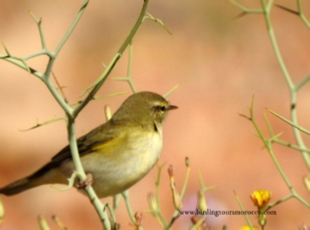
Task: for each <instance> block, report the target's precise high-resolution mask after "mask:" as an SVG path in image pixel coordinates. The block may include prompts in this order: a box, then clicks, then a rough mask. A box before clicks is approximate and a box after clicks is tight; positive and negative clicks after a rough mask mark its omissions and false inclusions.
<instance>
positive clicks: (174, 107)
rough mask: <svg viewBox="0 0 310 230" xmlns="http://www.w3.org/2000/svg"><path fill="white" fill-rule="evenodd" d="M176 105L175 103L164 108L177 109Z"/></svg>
mask: <svg viewBox="0 0 310 230" xmlns="http://www.w3.org/2000/svg"><path fill="white" fill-rule="evenodd" d="M177 108H178V106H175V105H169V106H168V108H167V109H166V110H172V109H177Z"/></svg>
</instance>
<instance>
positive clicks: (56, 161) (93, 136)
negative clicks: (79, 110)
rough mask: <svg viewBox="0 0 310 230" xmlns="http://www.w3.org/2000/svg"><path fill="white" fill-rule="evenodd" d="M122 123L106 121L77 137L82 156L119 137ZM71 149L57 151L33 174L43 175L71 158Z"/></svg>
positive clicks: (67, 147) (68, 147)
mask: <svg viewBox="0 0 310 230" xmlns="http://www.w3.org/2000/svg"><path fill="white" fill-rule="evenodd" d="M119 125H120V124H115V123H112V122H111V121H110V122H108V123H105V124H103V125H101V126H99V127H97V128H95V129H94V130H92V131H90V132H89V133H88V134H86V135H84V136H82V137H80V138H78V139H77V145H78V150H79V154H80V156H84V155H86V154H88V153H91V152H92V150H93V149H94V148H96V146H99V145H102V144H104V143H107V142H109V141H111V140H113V139H114V138H117V137H118V136H120V135H121V134H122V131H121V130H122V129H119ZM70 159H72V157H71V150H70V146H69V145H68V146H66V147H65V148H63V149H62V150H61V151H60V152H59V153H57V154H56V155H55V156H54V157H53V158H52V160H51V161H50V162H49V163H47V164H46V165H44V166H43V167H42V168H41V169H39V170H38V171H37V172H35V173H34V174H33V176H34V177H36V176H37V175H41V174H42V173H44V172H46V171H48V170H49V169H51V168H55V167H58V166H59V165H60V164H62V163H63V162H64V161H65V160H70Z"/></svg>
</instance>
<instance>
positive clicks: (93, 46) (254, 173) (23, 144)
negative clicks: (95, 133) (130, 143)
mask: <svg viewBox="0 0 310 230" xmlns="http://www.w3.org/2000/svg"><path fill="white" fill-rule="evenodd" d="M239 2H240V3H242V4H244V5H246V6H247V7H250V8H259V3H260V1H250V0H248V1H245V0H243V1H239ZM277 3H278V4H281V5H283V6H286V7H289V8H291V9H297V7H296V3H295V1H290V0H282V1H281V0H279V1H277ZM81 5H82V1H80V2H77V1H72V0H70V1H60V0H54V1H34V0H28V1H25V0H24V1H20V0H19V1H17V0H2V1H1V2H0V41H1V42H2V43H4V44H5V46H6V47H7V48H8V50H9V51H10V53H11V54H12V55H16V56H26V55H28V54H30V53H33V52H36V51H39V50H40V48H41V45H40V37H39V33H38V29H37V26H36V24H35V23H34V21H33V19H32V18H31V17H30V15H29V14H28V11H31V12H33V13H34V14H35V15H36V17H37V18H42V27H43V30H44V34H45V38H46V43H47V45H48V47H49V49H51V50H53V49H54V48H55V47H56V45H57V44H58V42H59V41H60V40H61V38H62V36H63V35H64V33H65V32H66V30H67V29H68V27H69V26H70V23H71V22H72V20H73V18H74V17H75V16H76V14H77V12H78V10H79V9H80V7H81ZM141 6H142V1H138V0H129V1H120V0H116V1H115V0H114V1H111V0H108V1H91V2H90V3H89V5H88V7H87V9H86V12H85V14H84V15H83V17H82V19H81V21H80V23H79V24H78V26H77V28H76V29H75V31H74V32H73V34H72V36H71V37H70V39H69V40H68V42H67V43H66V44H65V46H64V48H63V50H62V51H61V53H60V55H59V56H58V59H57V61H56V63H55V66H54V69H53V73H54V74H55V75H56V77H57V79H58V81H59V82H60V84H61V85H62V86H66V88H65V89H64V92H65V94H66V97H67V98H68V100H69V101H71V102H73V101H77V100H79V99H80V95H81V93H82V91H83V90H84V89H85V88H86V87H88V86H89V85H91V84H92V83H93V82H94V81H95V80H96V79H97V78H98V76H99V75H100V74H101V73H102V72H103V70H104V68H103V66H102V63H105V64H108V63H109V62H110V60H111V58H112V57H113V56H114V54H115V53H116V52H117V50H118V48H119V47H120V45H121V44H122V42H123V41H124V39H125V38H126V36H127V35H128V33H129V31H130V30H131V27H132V26H133V24H134V23H135V21H136V19H137V17H138V15H139V13H140V9H141ZM309 7H310V4H309V2H304V9H309ZM148 12H149V13H151V14H152V15H153V16H155V17H158V18H160V19H161V20H163V22H164V23H165V25H166V27H167V28H168V29H169V30H170V31H171V32H172V35H169V34H168V33H167V32H166V31H165V30H164V29H162V28H161V27H160V26H159V25H158V24H156V23H154V22H152V21H148V20H147V21H145V23H144V24H143V25H142V26H141V28H140V29H139V31H138V33H137V35H136V36H135V37H134V40H133V65H132V77H133V81H134V84H135V86H136V88H137V90H138V91H144V90H149V91H154V92H157V93H160V94H164V93H166V92H167V91H169V90H170V89H171V88H172V87H174V86H175V85H176V84H180V87H179V88H178V90H177V91H175V92H174V93H173V94H171V95H170V96H169V98H168V100H169V101H170V102H171V103H172V104H173V105H177V106H178V107H179V109H178V110H175V111H173V112H171V113H170V114H169V116H168V118H167V120H166V123H165V127H164V148H163V153H162V156H161V158H160V160H159V164H163V163H167V166H166V167H165V168H164V170H163V174H162V184H161V202H162V211H163V214H164V216H165V217H166V218H167V219H170V218H171V216H172V213H173V210H174V209H173V203H172V198H171V197H172V196H171V192H170V187H169V179H168V174H167V168H168V165H169V164H172V165H174V166H175V168H176V172H175V174H176V175H175V177H176V186H177V188H178V189H179V191H180V190H181V187H182V185H183V181H184V178H185V165H184V159H185V157H187V156H188V157H189V158H190V162H191V174H190V178H189V184H188V188H187V191H186V195H185V198H184V200H183V210H195V208H196V203H197V191H198V190H199V189H200V187H199V180H198V174H199V173H201V174H202V176H203V179H204V182H205V184H206V185H207V186H211V185H215V186H216V188H215V189H213V190H211V191H209V192H207V193H206V199H207V203H208V207H209V208H210V209H212V210H239V209H240V208H239V206H238V203H237V201H236V198H235V196H234V191H235V192H236V193H237V194H238V196H239V197H240V199H241V201H242V203H243V205H244V207H245V209H246V210H256V208H255V207H254V206H253V204H252V202H251V200H250V197H249V196H250V194H251V193H252V192H253V191H254V190H257V189H268V190H269V191H271V192H272V198H271V201H272V202H273V201H277V200H278V199H281V198H282V197H284V196H286V195H288V194H289V189H288V188H287V187H286V185H285V183H284V182H283V179H282V178H281V176H280V174H279V172H278V171H277V170H276V167H275V166H274V164H273V163H272V160H271V158H270V156H269V155H268V152H267V151H266V149H264V148H263V144H262V142H261V140H259V139H258V138H257V137H256V136H255V135H253V133H252V132H253V131H254V128H253V126H252V125H251V123H250V122H249V121H248V120H246V119H244V118H242V117H240V116H239V115H238V114H240V113H241V114H246V115H248V106H249V105H250V103H251V100H252V97H253V95H254V96H255V102H254V114H255V119H256V120H257V122H258V124H259V126H260V127H261V128H262V130H263V131H264V132H265V134H266V135H267V136H268V133H267V129H266V126H265V123H264V120H263V114H264V113H266V114H267V116H268V118H269V119H270V121H271V123H272V126H273V128H274V130H275V132H276V133H280V132H282V136H281V138H282V139H284V140H286V141H289V142H292V143H295V139H294V136H293V133H292V129H291V128H290V127H289V126H288V125H286V124H285V123H284V122H282V121H279V120H278V119H277V118H275V117H274V116H272V115H271V114H270V113H268V111H267V110H266V108H271V109H272V110H274V111H276V112H278V113H280V114H281V115H283V116H284V117H289V116H290V114H289V109H290V104H289V96H290V95H289V90H288V87H287V84H286V82H285V79H284V77H283V74H282V72H281V70H280V67H279V64H278V62H277V60H276V57H275V54H274V52H273V49H272V46H271V43H270V40H269V37H268V34H267V30H266V25H265V22H264V18H263V16H262V15H258V14H255V15H247V16H245V17H241V18H238V19H237V18H236V16H237V15H238V14H239V13H241V11H240V10H239V9H237V8H236V7H234V6H233V5H232V4H230V3H229V2H228V1H224V0H221V1H207V0H204V1H202V0H195V1H185V0H178V1H173V0H170V1H166V0H156V1H152V0H151V1H150V4H149V7H148ZM305 13H306V15H308V16H309V17H310V15H309V14H310V12H309V11H308V12H307V10H306V12H305ZM272 22H273V25H274V28H275V33H276V37H277V39H278V42H279V46H280V49H281V52H282V54H283V57H284V61H285V63H286V65H287V67H288V70H289V73H290V74H291V76H292V78H293V81H294V83H298V82H299V81H300V80H301V79H303V78H304V77H306V75H308V74H309V72H310V65H309V56H310V43H309V39H310V32H309V30H308V29H307V28H306V26H305V25H304V24H303V23H302V21H301V20H300V18H299V17H297V16H296V15H294V14H290V13H288V12H286V11H284V10H281V9H279V8H276V7H274V8H273V10H272ZM1 53H4V49H3V48H1ZM127 54H128V52H126V53H125V54H124V56H123V57H122V59H121V60H120V62H119V63H118V64H117V66H116V68H115V69H114V71H113V72H112V74H111V77H124V76H125V75H126V71H127V61H128V57H127ZM46 63H47V57H41V58H36V59H33V60H31V61H29V65H30V66H31V67H33V68H36V69H38V70H41V71H42V70H44V68H45V66H46ZM0 69H1V84H0V104H1V115H0V127H1V129H0V130H1V132H0V148H1V149H0V153H1V154H0V187H2V186H4V185H6V184H8V183H10V182H12V181H14V180H16V179H19V178H21V177H24V176H26V175H28V174H30V173H32V172H33V171H35V170H37V169H38V168H39V167H41V166H42V165H43V164H45V163H46V162H48V161H49V160H50V159H51V157H53V155H55V154H56V153H57V152H58V151H59V150H60V149H61V148H63V147H64V146H65V145H67V134H66V127H65V123H64V122H56V123H53V124H50V125H46V126H44V127H41V128H39V129H35V130H32V131H29V132H21V131H20V130H23V129H27V128H29V127H31V126H34V125H35V124H36V121H37V120H39V121H41V122H43V121H46V120H49V119H51V118H53V117H54V116H63V115H64V114H63V112H62V110H61V109H60V107H59V105H58V104H57V103H56V102H55V100H54V99H53V97H52V96H51V94H50V93H49V91H48V90H47V88H46V87H45V86H44V85H43V83H42V82H41V81H40V80H39V79H37V78H36V77H34V76H32V75H30V74H29V73H27V72H25V71H23V70H21V69H19V68H18V67H16V66H13V65H12V64H9V63H6V62H5V61H0ZM309 89H310V84H308V85H306V86H305V87H304V88H303V89H302V90H301V92H300V93H299V94H298V103H297V108H298V114H299V121H300V124H301V125H302V126H303V127H305V128H308V129H309V128H310V124H309V97H310V90H309ZM124 90H125V91H127V94H124V95H121V96H116V97H113V98H109V99H104V100H98V101H93V102H91V103H90V104H89V105H88V106H87V107H86V108H85V109H84V111H83V112H82V113H81V114H80V115H79V117H78V119H77V129H76V130H77V135H78V136H80V135H83V134H85V133H87V132H88V131H89V130H91V129H93V128H94V127H96V126H98V125H99V124H101V123H103V122H104V121H105V118H104V106H105V105H109V106H110V107H111V109H112V110H113V111H115V110H116V109H117V108H118V107H119V105H120V104H121V103H122V101H123V100H125V98H127V97H128V96H129V95H130V93H131V91H130V88H129V86H128V84H127V83H125V82H116V81H113V80H111V79H108V80H107V81H106V83H105V84H104V85H103V87H102V89H101V90H100V92H99V93H98V95H105V94H108V93H115V92H119V91H124ZM304 141H305V143H306V144H308V145H309V144H310V142H309V137H308V136H304ZM275 152H276V156H277V158H278V160H279V162H280V164H281V166H282V167H283V170H284V171H285V173H286V175H287V177H288V178H289V180H290V181H291V183H292V185H293V186H294V188H295V189H296V190H297V191H298V193H299V194H300V195H302V196H303V197H304V198H305V199H306V200H308V201H309V199H308V197H309V193H308V192H307V191H306V189H305V188H304V185H303V182H302V177H303V176H304V175H307V173H308V170H307V168H306V166H305V163H304V162H303V160H302V158H301V156H300V153H299V152H296V151H293V150H290V149H288V148H284V147H281V146H275ZM156 175H157V169H156V168H154V169H153V170H152V171H151V172H150V173H149V174H148V175H147V176H146V177H145V178H144V179H143V180H142V181H140V182H139V183H138V184H136V185H135V186H133V187H132V188H131V189H130V194H131V203H132V208H133V210H134V211H135V212H143V211H146V210H148V209H149V207H148V203H147V194H148V193H149V192H153V193H154V192H155V184H154V182H155V179H156ZM2 200H3V203H4V206H5V219H4V222H3V224H2V227H1V229H3V230H18V229H38V224H37V221H36V218H37V216H38V215H39V214H41V215H43V216H44V217H45V218H46V219H47V221H48V223H49V225H50V226H51V228H52V229H59V228H58V227H57V226H56V225H55V223H53V222H52V220H51V216H52V215H57V216H58V217H59V218H60V219H61V220H62V221H63V222H64V223H65V224H66V225H67V227H68V228H69V229H75V230H82V229H83V230H84V229H101V225H100V222H99V220H98V217H97V215H96V212H95V210H94V208H93V207H92V206H91V205H90V204H89V201H88V199H87V198H85V197H84V196H82V195H81V194H80V193H78V192H77V191H76V190H74V189H71V190H70V191H67V192H58V191H56V190H54V189H52V188H51V187H50V186H48V185H47V186H41V187H38V188H36V189H32V190H29V191H27V192H24V193H21V194H19V195H16V196H13V197H2ZM103 201H104V202H111V199H110V198H107V199H104V200H103ZM274 210H276V211H277V215H276V216H268V217H267V218H268V219H267V222H268V224H267V227H266V229H298V226H301V225H302V224H303V223H305V224H307V225H310V222H309V210H308V209H307V208H306V207H305V206H303V205H302V204H301V203H299V202H298V201H297V200H293V199H292V200H289V201H287V202H285V203H283V204H281V205H279V206H277V207H276V208H275V209H274ZM250 218H251V220H252V223H253V224H254V225H257V224H256V223H257V217H255V216H250ZM117 220H118V222H120V224H121V227H122V228H121V229H130V228H131V227H130V225H129V223H130V219H129V217H128V215H127V212H126V210H125V206H124V203H123V201H121V202H120V207H119V209H118V211H117ZM206 220H207V224H208V226H210V227H211V229H221V228H222V226H223V225H224V224H225V225H227V226H228V227H229V229H239V228H240V227H241V226H242V225H244V224H246V221H245V218H244V217H243V216H219V217H215V216H211V215H210V216H207V219H206ZM142 225H143V226H144V228H145V229H161V227H160V225H159V224H158V223H157V221H156V220H155V219H154V218H153V217H152V216H151V215H149V214H144V219H143V221H142ZM189 226H190V216H181V217H180V218H179V219H178V220H177V221H176V223H175V225H174V229H188V228H189Z"/></svg>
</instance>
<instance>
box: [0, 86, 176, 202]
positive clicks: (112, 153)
mask: <svg viewBox="0 0 310 230" xmlns="http://www.w3.org/2000/svg"><path fill="white" fill-rule="evenodd" d="M176 108H177V106H174V105H169V103H168V101H167V100H166V99H165V98H163V97H162V96H160V95H159V94H156V93H152V92H139V93H135V94H133V95H131V96H130V97H128V98H127V99H126V100H125V101H124V102H123V104H122V105H121V106H120V108H119V109H118V110H117V111H116V112H115V114H114V115H113V116H112V118H111V119H110V120H109V121H107V122H106V123H104V124H103V125H100V126H99V127H97V128H95V129H93V130H92V131H90V132H89V133H88V134H86V135H84V136H82V137H80V138H78V139H77V144H78V149H79V154H80V157H81V162H82V165H83V167H84V170H85V172H86V173H87V174H90V175H91V177H92V186H93V188H94V190H95V191H96V193H97V195H98V197H100V198H103V197H108V196H113V195H116V194H118V193H121V192H123V191H124V190H126V189H128V188H130V187H131V186H132V185H134V184H135V183H137V182H138V181H139V180H141V179H142V178H143V177H144V176H145V175H146V174H147V173H148V172H149V171H150V170H151V168H152V167H153V166H154V165H155V164H156V162H157V161H158V159H159V156H160V154H161V151H162V141H163V139H162V125H163V121H164V119H165V117H166V115H167V112H168V111H169V110H172V109H176ZM73 172H74V165H73V161H72V158H71V152H70V147H69V146H66V147H65V148H63V149H62V150H61V151H60V152H59V153H58V154H56V155H55V156H54V157H53V158H52V160H51V161H50V162H49V163H47V164H46V165H44V166H43V167H42V168H40V169H39V170H37V171H36V172H34V173H33V174H31V175H29V176H27V177H25V178H22V179H20V180H17V181H16V182H13V183H11V184H9V185H7V186H5V187H3V188H0V194H4V195H7V196H11V195H15V194H18V193H20V192H23V191H25V190H28V189H31V188H34V187H37V186H40V185H44V184H68V180H67V178H70V176H71V175H72V173H73ZM75 183H76V184H75V186H77V185H78V183H79V182H78V181H76V182H75Z"/></svg>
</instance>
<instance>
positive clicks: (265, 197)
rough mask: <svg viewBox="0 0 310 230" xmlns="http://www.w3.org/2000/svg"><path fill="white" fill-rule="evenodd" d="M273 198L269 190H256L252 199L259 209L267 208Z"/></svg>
mask: <svg viewBox="0 0 310 230" xmlns="http://www.w3.org/2000/svg"><path fill="white" fill-rule="evenodd" d="M270 197H271V193H270V192H269V191H268V190H256V191H254V192H253V193H252V194H251V199H252V201H253V203H254V205H255V206H257V207H258V208H259V209H261V208H263V207H265V206H266V205H267V204H268V202H269V200H270Z"/></svg>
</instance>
